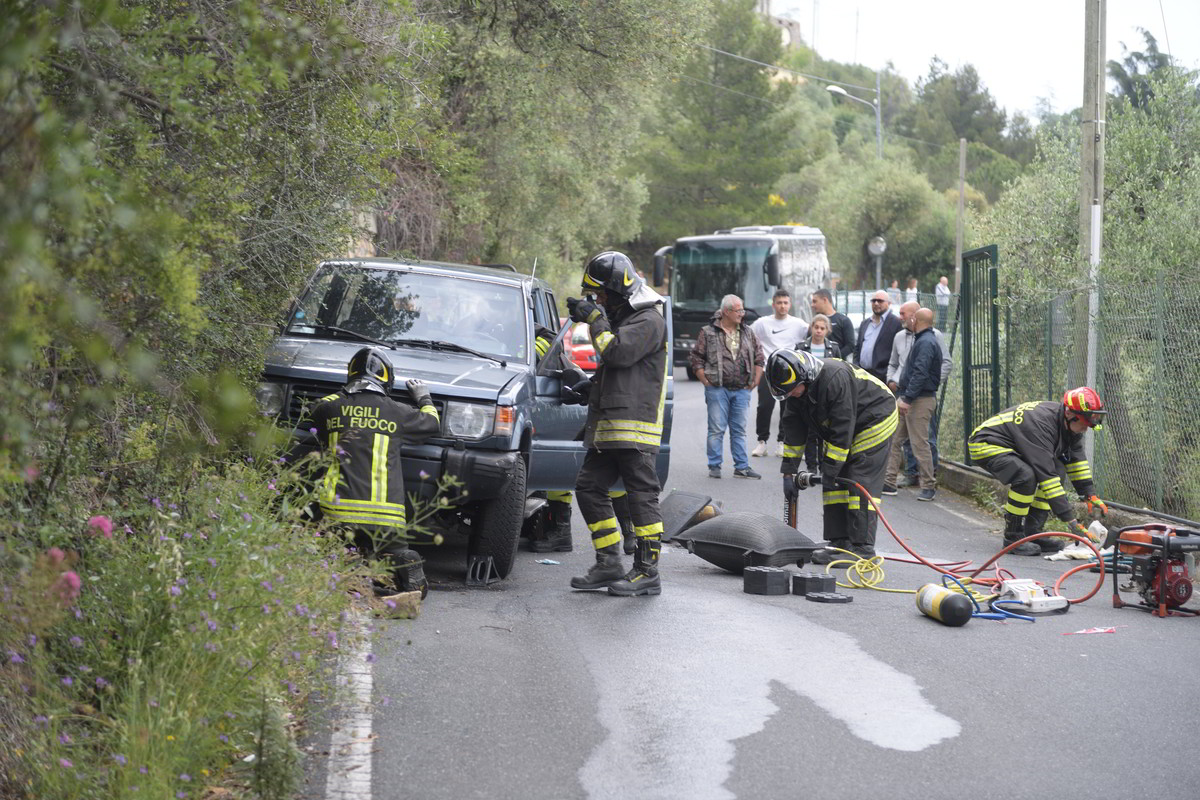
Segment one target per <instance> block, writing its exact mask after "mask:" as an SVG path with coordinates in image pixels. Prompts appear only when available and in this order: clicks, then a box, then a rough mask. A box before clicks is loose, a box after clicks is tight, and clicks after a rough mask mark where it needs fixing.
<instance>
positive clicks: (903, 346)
mask: <svg viewBox="0 0 1200 800" xmlns="http://www.w3.org/2000/svg"><path fill="white" fill-rule="evenodd" d="M918 308H920V306H919V305H918V304H917V303H904V304H903V305H901V306H900V320H901V322H902V323H903V324H904V332H903V333H900V334H898V335H897V336H896V338H895V339H894V340H892V357H891V359H890V360H889V361H888V371H887V385H888V388H889V389H891V390H892V391H893V392H896V391H898V390H899V388H900V387H899V381H900V373H901V371H902V370H903V369H904V362H905V360H906V359H907V358H908V353H909V350H910V349H911V348H912V343H913V337H914V334H913V332H912V328H911V325H912V317H913V314H915V313H916V311H917V309H918ZM933 338H934V340H935V341H936V342H937V345H938V349H939V350H940V351H941V354H942V371H941V375H940V376H939V383H940V384H941V385H943V386H944V385H945V384H946V382H947V381H949V380H950V373H951V372H953V371H954V359H953V358H951V357H950V348H949V347H947V346H946V337H945V336H943V335H942V332H941V331H939V330H938V329H937V328H934V329H933ZM937 439H938V411H937V407H936V406H935V407H934V412H933V418H932V419H930V421H929V450H930V453H931V454H932V456H933V473H934V474H935V475H936V474H937V468H938V445H937ZM902 447H903V450H904V459H905V467H904V475H903V476H902V477H901V478H900V480H899V482H898V483H894V484H893V483H892V482H891V481H889V482H888V483H889V486H886V487H884V492H883V493H884V494H895V493H896V492H895V487H896V486H916V485H917V483H918V481H919V475H918V472H917V459H916V457H915V456H914V455H913V452H912V445H911V443H908V442H906V443H905V444H904V445H903V446H902Z"/></svg>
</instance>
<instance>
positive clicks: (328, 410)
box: [311, 347, 441, 595]
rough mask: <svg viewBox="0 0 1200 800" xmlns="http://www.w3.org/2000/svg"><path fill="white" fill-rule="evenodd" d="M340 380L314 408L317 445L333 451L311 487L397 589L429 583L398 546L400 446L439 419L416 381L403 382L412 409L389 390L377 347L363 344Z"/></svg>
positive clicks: (419, 438) (431, 429)
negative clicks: (389, 569) (386, 566)
mask: <svg viewBox="0 0 1200 800" xmlns="http://www.w3.org/2000/svg"><path fill="white" fill-rule="evenodd" d="M347 376H348V382H347V383H346V385H345V387H344V388H343V389H342V390H341V391H339V392H337V393H335V394H331V395H329V396H327V397H323V398H321V400H320V402H319V403H318V404H317V405H316V406H315V407H314V408H313V410H312V415H311V418H312V425H313V427H314V428H316V435H317V439H318V441H319V442H320V443H321V447H322V448H323V449H327V450H329V451H330V452H331V453H333V455H334V458H333V460H332V462H331V463H330V466H329V468H328V470H327V471H326V473H325V477H324V479H323V480H322V482H321V484H320V487H319V489H318V491H317V497H318V502H319V504H320V507H321V513H322V515H323V517H324V518H325V519H327V520H329V521H330V522H332V523H334V524H335V525H338V526H339V527H343V528H345V529H346V530H348V531H350V532H352V533H353V534H354V538H355V541H356V543H357V544H358V546H359V547H360V548H361V549H363V550H364V551H366V552H379V553H383V554H384V555H386V556H387V557H388V558H389V560H390V562H391V564H392V566H393V567H394V569H395V574H396V583H397V588H398V589H400V590H401V591H407V590H413V589H419V590H420V591H421V593H422V595H424V593H425V591H426V590H427V587H428V584H427V582H426V581H425V575H424V570H423V569H422V568H421V561H420V559H419V558H418V557H417V555H416V553H414V552H413V551H412V550H408V549H407V548H406V547H405V546H404V533H405V526H406V522H407V520H406V512H405V508H404V475H403V473H402V472H401V461H400V446H401V445H403V444H419V443H421V442H423V441H425V440H426V439H428V438H429V437H431V436H433V435H435V434H436V433H438V431H440V430H441V420H440V419H439V417H438V412H437V409H436V408H434V405H433V401H432V400H431V398H430V396H429V389H428V388H427V387H426V386H425V384H424V383H422V382H421V381H418V380H410V381H408V382H407V384H406V386H407V388H408V391H409V394H411V395H412V398H413V400H415V401H416V403H417V408H416V409H412V408H409V407H408V406H406V405H404V404H402V403H397V402H396V401H394V400H392V398H391V397H389V395H388V393H389V391H390V390H391V388H392V383H393V380H394V374H393V372H392V364H391V362H390V361H389V360H388V358H387V356H386V355H384V353H383V351H381V350H379V349H377V348H374V347H364V348H363V349H361V350H359V351H358V352H357V353H355V354H354V357H353V358H351V359H350V363H349V365H348V367H347Z"/></svg>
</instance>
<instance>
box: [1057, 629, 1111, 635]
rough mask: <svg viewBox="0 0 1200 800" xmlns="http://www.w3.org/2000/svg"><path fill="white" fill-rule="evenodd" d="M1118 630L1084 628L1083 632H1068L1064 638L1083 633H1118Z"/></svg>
mask: <svg viewBox="0 0 1200 800" xmlns="http://www.w3.org/2000/svg"><path fill="white" fill-rule="evenodd" d="M1116 632H1117V629H1116V628H1084V629H1083V630H1081V631H1067V632H1066V633H1064V634H1063V636H1078V635H1079V634H1081V633H1116Z"/></svg>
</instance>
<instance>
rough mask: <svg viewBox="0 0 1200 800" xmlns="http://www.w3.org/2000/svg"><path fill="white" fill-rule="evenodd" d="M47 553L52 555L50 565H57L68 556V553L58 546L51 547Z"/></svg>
mask: <svg viewBox="0 0 1200 800" xmlns="http://www.w3.org/2000/svg"><path fill="white" fill-rule="evenodd" d="M46 555H47V556H49V557H50V566H52V567H57V566H58V565H59V564H61V563H62V562H63V560H64V559H66V557H67V554H66V553H64V552H63V551H62V550H59V549H58V548H57V547H51V548H50V549H49V550H47V551H46Z"/></svg>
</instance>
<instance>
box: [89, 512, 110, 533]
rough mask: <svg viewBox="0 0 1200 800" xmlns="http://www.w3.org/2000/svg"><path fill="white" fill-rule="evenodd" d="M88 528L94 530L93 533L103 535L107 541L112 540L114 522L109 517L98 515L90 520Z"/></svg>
mask: <svg viewBox="0 0 1200 800" xmlns="http://www.w3.org/2000/svg"><path fill="white" fill-rule="evenodd" d="M87 524H88V527H89V528H91V529H92V533H97V534H100V535H102V536H103V537H104V538H105V539H111V538H112V520H111V519H109V518H108V517H106V516H104V515H102V514H97V515H96V516H94V517H92V518H91V519H89V520H88V523H87Z"/></svg>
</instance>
